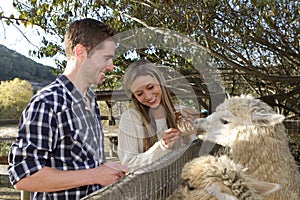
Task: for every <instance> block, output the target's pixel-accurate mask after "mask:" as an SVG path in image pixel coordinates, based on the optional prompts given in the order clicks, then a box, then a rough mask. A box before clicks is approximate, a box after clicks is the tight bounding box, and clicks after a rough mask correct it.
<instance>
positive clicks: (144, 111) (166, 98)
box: [124, 59, 176, 151]
mask: <svg viewBox="0 0 300 200" xmlns="http://www.w3.org/2000/svg"><path fill="white" fill-rule="evenodd" d="M147 75H150V76H152V77H154V78H155V79H156V80H157V81H158V83H159V84H160V87H161V105H162V106H163V108H164V109H165V113H166V122H167V126H168V128H176V116H175V108H174V105H173V103H172V98H171V95H170V93H169V91H168V89H167V87H166V83H165V79H164V77H163V76H162V72H160V71H159V70H158V68H157V67H156V66H155V64H153V63H150V62H149V61H147V60H143V59H141V60H139V61H136V62H134V63H132V64H131V65H129V67H128V68H127V69H126V70H125V75H124V89H125V92H126V94H127V96H128V97H129V98H130V99H131V101H132V103H133V107H134V108H135V109H136V110H137V111H138V112H140V113H141V118H142V123H143V125H144V126H145V129H146V131H147V133H146V136H145V138H144V139H143V144H144V147H143V149H144V151H147V150H148V149H149V148H150V147H151V146H152V145H153V144H154V143H155V142H157V141H158V139H157V127H156V123H155V120H154V118H153V116H151V114H150V112H149V110H150V108H149V107H148V106H145V105H143V104H141V103H140V102H139V101H138V100H137V99H136V97H135V96H134V94H133V92H132V91H131V90H130V87H131V85H132V83H133V81H134V80H136V78H138V77H140V76H147Z"/></svg>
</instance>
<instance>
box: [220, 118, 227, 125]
mask: <svg viewBox="0 0 300 200" xmlns="http://www.w3.org/2000/svg"><path fill="white" fill-rule="evenodd" d="M221 123H222V124H228V123H229V121H227V120H225V119H221Z"/></svg>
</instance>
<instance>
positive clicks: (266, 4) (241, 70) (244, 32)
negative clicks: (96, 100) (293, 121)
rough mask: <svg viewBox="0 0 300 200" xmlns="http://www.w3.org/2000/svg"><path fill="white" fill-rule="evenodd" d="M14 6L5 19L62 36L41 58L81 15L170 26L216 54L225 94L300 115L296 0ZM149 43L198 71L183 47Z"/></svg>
mask: <svg viewBox="0 0 300 200" xmlns="http://www.w3.org/2000/svg"><path fill="white" fill-rule="evenodd" d="M14 6H15V8H17V9H18V11H19V16H18V17H15V16H9V17H7V16H3V15H2V17H1V15H0V18H1V19H2V20H4V21H5V22H6V23H8V24H11V23H15V24H18V23H23V24H24V25H25V26H31V25H37V26H40V27H41V28H42V29H44V30H45V32H46V33H49V34H50V35H55V36H57V37H59V38H60V39H61V41H58V42H57V43H53V42H51V41H48V40H47V38H43V41H42V42H43V44H44V46H41V48H40V50H39V51H38V52H33V54H35V55H37V56H38V57H43V56H50V57H51V56H54V55H56V54H63V51H62V49H63V48H62V46H61V44H62V43H61V42H62V39H63V35H64V33H65V29H66V26H67V25H68V24H69V23H70V22H71V21H73V20H74V19H78V18H83V17H92V18H97V19H100V20H102V21H105V22H106V23H108V24H110V25H112V26H113V27H115V28H116V29H117V30H118V31H119V32H124V31H127V30H131V29H133V28H139V27H147V28H153V27H160V28H166V29H171V30H173V31H176V32H178V33H181V34H184V35H186V36H188V37H189V38H192V39H194V40H195V41H196V43H197V44H199V45H202V46H203V47H204V48H205V49H206V50H207V52H209V53H210V54H211V55H212V56H213V59H212V61H213V65H215V66H217V67H218V69H220V71H221V72H222V78H223V80H224V82H225V89H226V92H227V93H229V94H230V95H236V94H241V93H252V94H253V95H255V96H257V97H260V98H262V99H263V100H264V101H265V102H267V103H269V104H270V105H271V106H273V107H274V108H276V109H277V110H278V112H280V113H282V114H284V115H286V116H288V117H291V118H292V117H294V118H297V117H298V118H299V116H300V108H299V103H298V102H299V101H298V99H299V97H300V86H299V82H300V76H299V71H300V70H299V67H300V56H299V51H300V50H299V39H300V38H299V37H300V34H299V32H300V29H299V23H300V12H299V1H296V0H251V1H245V0H224V1H217V0H210V1H208V0H203V1H194V0H184V1H178V0H142V1H136V0H122V1H99V0H94V1H83V0H77V1H62V0H54V1H47V0H40V1H36V0H28V1H26V2H24V1H18V0H15V1H14ZM149 48H150V47H149ZM147 50H149V49H136V51H137V53H138V54H139V55H140V56H142V57H144V56H147V57H149V58H150V60H152V61H154V62H159V63H162V62H164V63H168V65H170V66H172V67H174V68H176V69H180V70H182V69H184V70H185V71H189V70H190V74H191V73H193V72H194V71H193V67H194V66H192V65H191V62H190V61H189V60H188V59H184V58H182V57H181V56H180V55H179V54H174V53H173V54H172V53H170V52H168V51H165V50H161V49H158V48H156V49H155V48H154V49H152V51H147ZM149 52H152V53H149ZM125 57H126V56H123V57H120V58H118V59H117V60H116V63H117V64H118V68H117V70H116V71H115V72H114V73H112V74H111V77H112V80H113V81H106V82H105V85H104V87H116V85H115V83H116V82H117V81H116V80H118V79H119V77H120V76H121V75H122V73H123V69H124V68H125V67H126V66H127V65H128V63H130V62H132V61H131V60H128V59H126V58H125ZM64 64H65V63H62V64H61V65H60V66H61V67H62V68H63V67H64ZM191 81H193V80H191ZM200 84H203V83H202V82H199V83H198V82H197V83H196V84H195V85H200ZM201 90H202V88H201ZM199 91H200V90H199ZM206 92H207V91H206ZM206 92H205V91H203V94H204V95H207V94H206Z"/></svg>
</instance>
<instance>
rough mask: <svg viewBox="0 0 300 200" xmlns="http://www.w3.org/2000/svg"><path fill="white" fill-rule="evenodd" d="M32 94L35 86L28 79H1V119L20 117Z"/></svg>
mask: <svg viewBox="0 0 300 200" xmlns="http://www.w3.org/2000/svg"><path fill="white" fill-rule="evenodd" d="M32 96H33V88H32V86H31V85H30V83H29V82H28V81H25V80H20V79H18V78H15V79H14V80H11V81H1V84H0V119H18V118H19V117H20V114H21V113H22V111H23V110H24V109H25V107H26V105H27V104H28V102H29V100H30V98H31V97H32Z"/></svg>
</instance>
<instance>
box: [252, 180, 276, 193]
mask: <svg viewBox="0 0 300 200" xmlns="http://www.w3.org/2000/svg"><path fill="white" fill-rule="evenodd" d="M249 180H250V183H249V185H250V186H251V187H252V188H253V189H255V191H256V192H257V194H260V195H268V194H271V193H273V192H276V191H278V190H280V185H279V184H277V183H269V182H264V181H258V180H256V179H251V178H250V179H249Z"/></svg>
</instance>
